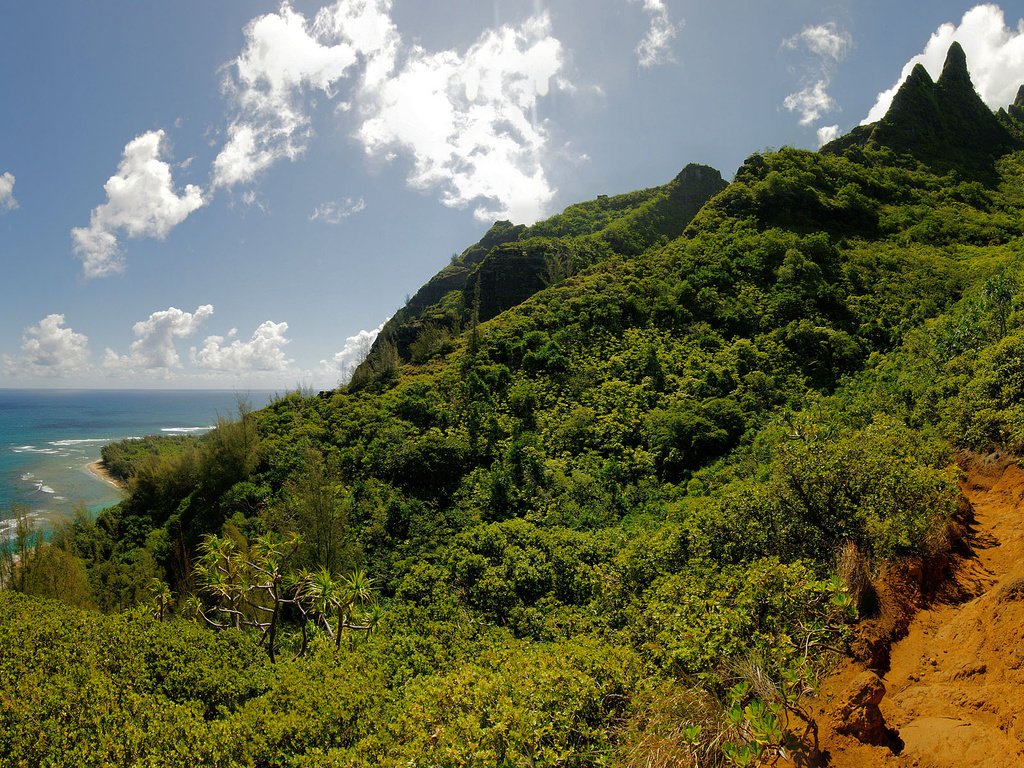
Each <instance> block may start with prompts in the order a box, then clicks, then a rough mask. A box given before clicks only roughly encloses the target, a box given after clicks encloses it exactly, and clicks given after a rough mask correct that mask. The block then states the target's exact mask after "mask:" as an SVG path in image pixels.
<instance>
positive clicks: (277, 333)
mask: <svg viewBox="0 0 1024 768" xmlns="http://www.w3.org/2000/svg"><path fill="white" fill-rule="evenodd" d="M287 330H288V323H275V322H273V321H271V320H267V321H266V322H264V323H261V324H260V326H259V327H258V328H257V329H256V330H255V331H254V332H253V334H252V337H251V338H250V339H249V340H248V341H242V340H241V339H239V338H237V336H238V329H237V328H232V329H231V330H230V331H229V332H228V334H227V336H208V337H206V339H205V340H204V341H203V346H202V347H201V348H199V349H196V348H194V347H193V349H192V351H191V357H192V361H193V362H194V363H195V364H196V365H198V366H199V367H200V368H205V369H207V370H211V371H224V372H229V373H248V372H252V371H284V370H287V369H288V366H289V364H290V363H291V362H292V361H291V360H289V359H287V358H286V357H285V353H284V346H285V345H286V344H288V342H289V339H287V338H286V337H285V333H286V332H287Z"/></svg>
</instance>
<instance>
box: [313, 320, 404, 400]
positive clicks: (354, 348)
mask: <svg viewBox="0 0 1024 768" xmlns="http://www.w3.org/2000/svg"><path fill="white" fill-rule="evenodd" d="M390 319H391V318H388V320H390ZM385 323H387V320H385V321H384V322H383V323H381V324H380V325H378V326H377V327H376V328H374V329H372V330H369V331H365V330H364V331H359V333H357V334H356V335H355V336H349V337H348V338H347V339H345V346H344V347H342V349H341V351H340V352H337V353H335V355H334V357H332V358H331V359H330V360H321V361H320V370H321V372H322V373H323V375H324V376H328V377H335V378H336V379H337V380H338V381H340V382H341V383H342V384H347V383H348V382H349V381H350V380H351V378H352V374H353V373H354V372H355V370H356V368H357V367H359V364H360V363H361V362H363V360H365V359H366V356H367V355H368V354H370V348H371V347H372V346H373V342H374V341H375V340H376V338H377V335H378V334H379V333H380V332H381V331H382V330H383V329H384V324H385Z"/></svg>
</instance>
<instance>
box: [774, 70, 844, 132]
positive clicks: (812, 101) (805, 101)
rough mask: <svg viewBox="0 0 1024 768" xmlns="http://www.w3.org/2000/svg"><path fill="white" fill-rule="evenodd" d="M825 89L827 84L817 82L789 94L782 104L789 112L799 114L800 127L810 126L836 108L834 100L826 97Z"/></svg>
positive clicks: (821, 81)
mask: <svg viewBox="0 0 1024 768" xmlns="http://www.w3.org/2000/svg"><path fill="white" fill-rule="evenodd" d="M827 88H828V82H827V81H826V80H819V81H818V82H816V83H814V84H813V85H809V86H807V87H806V88H804V89H803V90H800V91H797V92H796V93H791V94H789V96H787V97H786V99H785V101H783V102H782V104H783V106H785V108H786V109H788V110H789V111H790V112H798V113H799V114H800V125H810V124H811V123H813V122H815V121H816V120H817V119H818V118H819V117H821V116H822V115H824V114H827V113H829V112H831V111H832V110H834V109H835V108H836V102H835V99H833V98H832V97H831V96H829V95H828V91H827V90H826V89H827Z"/></svg>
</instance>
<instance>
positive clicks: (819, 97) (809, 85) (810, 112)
mask: <svg viewBox="0 0 1024 768" xmlns="http://www.w3.org/2000/svg"><path fill="white" fill-rule="evenodd" d="M782 47H783V48H785V49H788V50H791V51H803V52H805V54H806V60H805V61H804V63H803V65H802V68H803V77H802V79H803V88H801V89H800V90H799V91H795V92H793V93H791V94H789V95H788V96H787V97H786V98H785V99H784V100H783V102H782V105H783V106H784V107H785V108H786V109H788V110H789V111H790V112H796V113H797V114H798V115H799V116H800V125H804V126H809V125H811V123H814V122H815V121H817V120H818V119H819V118H821V116H822V115H826V114H828V113H830V112H835V111H836V110H837V109H839V105H838V104H837V103H836V100H835V99H833V98H832V97H831V96H830V95H829V93H828V88H829V85H830V84H831V82H832V77H833V75H834V74H835V71H836V68H837V67H838V66H839V64H840V62H842V61H843V59H845V58H846V55H847V54H848V53H849V52H850V49H851V48H852V47H853V37H852V36H851V35H850V33H849V32H846V31H845V30H842V29H840V28H839V27H838V26H837V25H836V24H835V23H834V22H829V23H827V24H817V25H813V26H809V27H804V28H803V29H802V30H800V31H799V32H798V33H797V34H795V35H793V36H792V37H789V38H787V39H785V40H783V41H782ZM833 127H834V128H835V131H836V134H837V135H838V131H839V128H838V126H828V127H827V128H821V129H819V130H818V140H819V141H821V136H822V135H823V132H824V135H830V131H831V129H832V128H833Z"/></svg>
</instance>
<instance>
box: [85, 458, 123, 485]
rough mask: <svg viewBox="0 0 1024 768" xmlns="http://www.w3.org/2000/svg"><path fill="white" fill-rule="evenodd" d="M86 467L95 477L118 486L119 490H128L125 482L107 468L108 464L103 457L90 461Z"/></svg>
mask: <svg viewBox="0 0 1024 768" xmlns="http://www.w3.org/2000/svg"><path fill="white" fill-rule="evenodd" d="M85 468H86V469H87V470H88V471H89V474H91V475H92V476H93V477H95V478H97V479H99V480H102V481H103V482H105V483H109V484H110V485H112V486H114V487H115V488H117V490H119V491H125V490H127V488H126V486H125V484H124V483H122V482H121V481H120V480H118V479H117V478H115V477H114V476H113V475H111V474H110V470H108V469H107V465H106V464H104V463H103V459H97V460H96V461H90V462H89V463H88V464H86V465H85Z"/></svg>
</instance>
